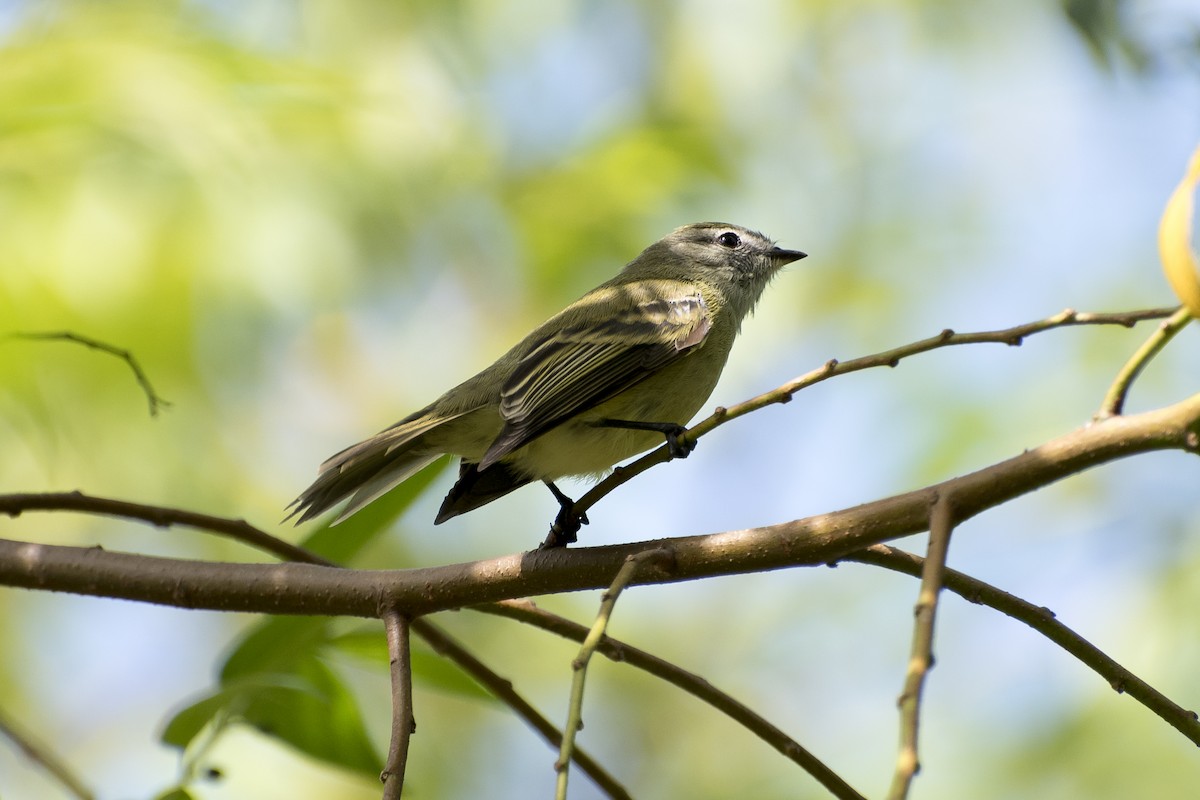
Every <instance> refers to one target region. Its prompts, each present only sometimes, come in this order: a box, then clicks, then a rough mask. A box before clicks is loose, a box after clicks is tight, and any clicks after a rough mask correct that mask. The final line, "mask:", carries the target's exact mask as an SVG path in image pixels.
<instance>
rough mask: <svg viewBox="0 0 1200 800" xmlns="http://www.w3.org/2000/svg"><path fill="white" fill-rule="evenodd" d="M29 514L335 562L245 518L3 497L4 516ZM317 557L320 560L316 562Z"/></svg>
mask: <svg viewBox="0 0 1200 800" xmlns="http://www.w3.org/2000/svg"><path fill="white" fill-rule="evenodd" d="M28 511H78V512H82V513H85V514H100V515H103V516H111V517H121V518H123V519H136V520H140V521H142V522H148V523H150V524H151V525H154V526H155V527H158V528H169V527H171V526H172V525H183V526H184V527H188V528H195V529H197V530H201V531H205V532H207V533H216V534H220V535H221V536H226V537H229V538H231V539H236V540H237V541H239V542H242V543H244V544H248V545H250V546H251V547H254V548H257V549H259V550H263V551H265V552H268V553H271V554H273V555H277V556H279V557H280V558H282V559H284V560H285V561H300V562H305V563H309V564H322V565H324V566H333V564H332V563H331V562H329V561H326V560H325V559H323V558H321V557H320V556H317V555H316V554H315V553H312V552H311V551H308V550H305V549H304V548H303V547H297V546H296V545H294V544H291V543H289V542H285V541H283V540H282V539H279V538H277V537H274V536H271V535H270V534H268V533H266V532H265V531H262V530H259V529H258V528H256V527H254V526H253V525H251V524H250V523H248V522H246V520H244V519H229V518H228V517H214V516H212V515H210V514H200V513H197V512H195V511H184V510H182V509H178V508H165V507H163V506H151V505H145V504H143V503H131V502H129V501H127V500H114V499H112V498H109V497H93V496H92V495H87V494H84V493H83V492H29V493H24V494H3V495H0V514H7V515H8V516H10V517H18V516H20V515H21V514H24V513H26V512H28ZM314 557H315V558H316V559H317V560H313V559H314Z"/></svg>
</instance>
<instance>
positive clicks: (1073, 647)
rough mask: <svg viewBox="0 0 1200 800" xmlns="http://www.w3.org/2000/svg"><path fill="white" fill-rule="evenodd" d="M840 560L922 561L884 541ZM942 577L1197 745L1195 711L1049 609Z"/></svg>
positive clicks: (898, 566)
mask: <svg viewBox="0 0 1200 800" xmlns="http://www.w3.org/2000/svg"><path fill="white" fill-rule="evenodd" d="M841 560H843V561H857V562H859V563H862V564H874V565H875V566H879V567H884V568H886V569H890V570H894V571H896V572H903V573H905V574H906V575H912V576H914V577H919V576H920V575H921V572H922V569H923V566H924V563H925V560H924V559H923V558H921V557H920V556H917V555H914V554H912V553H909V552H906V551H904V550H900V549H899V548H895V547H891V546H889V545H885V544H876V545H872V546H871V547H868V548H865V549H863V550H859V551H857V552H854V553H851V554H850V555H848V556H846V557H845V558H843V559H841ZM943 577H944V584H945V587H946V588H947V589H948V590H950V591H952V592H954V593H955V594H957V595H959V596H961V597H963V598H964V599H966V600H967V601H968V602H971V603H979V604H982V605H985V606H988V607H989V608H994V609H996V610H997V611H999V612H1001V613H1002V614H1005V615H1007V616H1010V617H1012V618H1013V619H1015V620H1018V621H1020V622H1023V623H1025V624H1026V625H1028V626H1029V627H1030V628H1033V629H1034V630H1035V631H1037V632H1038V633H1040V634H1042V635H1043V636H1045V637H1046V638H1047V639H1049V640H1050V641H1052V642H1054V643H1055V644H1056V645H1058V646H1059V647H1061V648H1062V649H1063V650H1065V651H1066V652H1067V653H1069V654H1070V655H1072V656H1074V657H1075V658H1077V659H1079V661H1080V662H1082V663H1083V665H1084V666H1086V667H1088V668H1089V669H1091V670H1092V671H1093V672H1095V673H1096V674H1097V675H1099V676H1100V677H1101V678H1103V679H1104V680H1105V682H1107V683H1108V685H1109V686H1111V687H1112V688H1113V690H1114V691H1116V692H1120V693H1122V694H1128V695H1129V696H1130V697H1132V698H1133V699H1134V700H1136V701H1137V702H1139V703H1141V704H1142V705H1144V706H1145V707H1146V708H1148V709H1150V711H1152V712H1153V713H1154V714H1156V715H1157V716H1158V717H1160V718H1161V719H1162V720H1163V721H1164V722H1166V723H1167V724H1169V725H1170V726H1171V727H1173V728H1175V730H1177V731H1179V732H1180V733H1182V734H1183V735H1184V736H1185V737H1187V739H1188V740H1189V741H1190V742H1192V744H1195V745H1198V746H1200V718H1198V716H1197V714H1196V712H1195V711H1190V710H1188V709H1186V708H1184V707H1182V706H1180V705H1178V704H1177V703H1175V702H1173V701H1172V700H1171V699H1170V698H1168V697H1167V696H1166V695H1164V694H1162V693H1161V692H1159V691H1158V690H1157V689H1155V688H1154V687H1152V686H1150V684H1148V683H1146V682H1145V681H1144V680H1142V679H1141V678H1139V677H1138V676H1137V675H1134V674H1133V673H1132V672H1130V671H1129V670H1128V669H1126V668H1125V667H1123V666H1121V665H1120V664H1119V663H1117V662H1116V661H1115V660H1113V659H1112V658H1111V657H1109V656H1108V655H1107V654H1106V653H1104V651H1102V650H1101V649H1100V648H1098V647H1096V646H1095V645H1094V644H1092V643H1091V642H1089V641H1087V640H1086V639H1084V638H1083V637H1082V636H1080V635H1079V634H1078V633H1076V632H1075V631H1073V630H1071V629H1070V628H1068V627H1067V626H1066V625H1064V624H1063V623H1061V622H1059V621H1058V619H1056V618H1055V616H1054V612H1053V611H1051V610H1050V609H1048V608H1045V607H1044V606H1038V605H1034V604H1033V603H1030V602H1029V601H1027V600H1022V599H1021V598H1019V597H1017V596H1016V595H1012V594H1009V593H1008V592H1005V591H1003V590H1002V589H998V588H996V587H995V586H992V585H991V584H988V583H984V582H983V581H981V580H979V579H977V578H972V577H971V576H970V575H966V574H964V573H962V572H958V571H956V570H953V569H947V570H946V571H945V575H944V576H943Z"/></svg>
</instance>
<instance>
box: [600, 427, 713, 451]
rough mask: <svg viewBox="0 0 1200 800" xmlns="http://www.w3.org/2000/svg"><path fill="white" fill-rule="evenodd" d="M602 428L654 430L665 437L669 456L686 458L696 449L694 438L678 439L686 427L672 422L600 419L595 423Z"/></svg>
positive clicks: (685, 430)
mask: <svg viewBox="0 0 1200 800" xmlns="http://www.w3.org/2000/svg"><path fill="white" fill-rule="evenodd" d="M596 424H597V425H599V426H601V427H604V428H628V429H630V430H635V431H655V432H656V433H661V434H662V435H663V436H665V437H667V449H668V450H669V451H670V452H671V458H687V457H688V456H689V455H690V454H691V452H692V451H693V450H695V449H696V440H695V439H685V440H683V441H682V442H681V441H679V437H680V436H682V435H683V434H684V433H686V432H687V428H685V427H683V426H682V425H676V424H675V423H674V422H638V421H637V420H632V419H602V420H600V421H599V422H597V423H596Z"/></svg>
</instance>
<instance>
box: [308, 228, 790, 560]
mask: <svg viewBox="0 0 1200 800" xmlns="http://www.w3.org/2000/svg"><path fill="white" fill-rule="evenodd" d="M806 255H807V254H806V253H803V252H801V251H799V250H786V249H783V248H781V247H778V246H776V244H775V243H774V242H773V241H772V240H771V239H769V238H767V237H766V236H764V235H763V234H761V233H758V232H756V231H753V230H750V229H748V228H744V227H741V226H739V225H732V224H728V223H719V222H699V223H693V224H690V225H684V226H682V227H679V228H676V229H675V230H674V231H672V232H671V233H669V234H667V235H666V236H665V237H663V238H662V239H660V240H658V241H657V242H655V243H654V244H651V245H650V246H649V247H647V248H646V249H645V250H644V251H642V253H641V254H640V255H638V256H637V257H636V258H634V259H633V260H632V261H630V262H629V263H628V264H627V265H626V266H625V267H624V269H622V270H621V271H620V273H618V274H617V275H616V276H615V277H614V278H612V279H610V280H608V281H605V282H604V283H602V284H600V285H599V286H598V287H596V288H595V289H593V290H592V291H590V292H588V293H587V294H585V295H583V296H582V297H581V298H579V299H578V300H576V301H575V302H574V303H572V304H571V305H569V306H567V307H566V308H565V309H563V310H562V311H561V312H559V313H558V314H556V315H554V316H553V317H551V318H550V319H548V320H547V321H546V322H544V323H543V324H541V325H540V326H538V327H537V328H535V329H534V330H533V331H532V332H531V333H530V334H529V335H527V336H526V337H525V338H524V339H522V340H521V341H520V342H518V343H517V344H516V345H515V346H514V347H513V348H512V349H510V350H509V351H508V352H506V353H505V354H504V355H502V356H500V358H499V359H497V360H496V362H495V363H493V364H492V365H491V366H489V367H487V368H485V369H484V370H483V371H482V372H480V373H478V374H477V375H475V376H474V377H472V378H469V379H468V380H466V381H464V382H463V383H461V384H459V385H458V386H456V387H454V388H453V389H451V390H450V391H448V392H446V393H445V394H443V395H442V396H441V397H439V398H438V399H437V400H434V401H433V402H432V403H430V404H429V405H427V406H425V407H424V408H422V409H420V410H419V411H415V412H413V413H412V414H410V415H408V416H407V417H404V418H403V419H401V420H400V421H399V422H396V423H395V424H394V425H391V426H389V427H387V428H385V429H383V430H382V431H380V432H379V433H377V434H375V435H374V436H371V437H370V438H368V439H365V440H363V441H361V442H359V443H358V444H355V445H352V446H350V447H347V448H346V449H344V450H342V451H340V452H338V453H336V454H335V455H333V456H331V457H330V458H329V459H327V460H326V461H325V462H324V463H323V464H321V466H320V469H319V472H318V476H317V478H316V480H315V481H314V482H313V484H312V485H311V486H309V487H308V488H307V489H305V490H304V492H303V493H301V494H300V496H299V497H297V498H296V500H294V501H293V502H292V503H291V504H290V505H289V506H288V508H289V509H291V513H290V514H289V516H288V519H291V518H292V517H297V516H298V519H297V521H296V524H300V523H303V522H306V521H307V520H310V519H312V518H314V517H316V516H318V515H320V514H322V513H324V512H325V511H327V510H329V509H331V508H333V507H334V506H335V505H337V504H338V503H339V502H341V501H342V500H344V499H346V498H347V497H349V498H350V501H349V503H347V504H346V506H345V508H344V509H343V510H342V511H341V512H340V514H339V515H338V517H337V518H336V519H335V520H334V524H336V523H338V522H341V521H342V520H344V519H345V518H347V517H349V516H350V515H351V514H354V513H355V512H357V511H359V510H360V509H362V508H363V507H364V506H366V505H367V504H369V503H371V502H372V501H374V500H376V499H378V498H379V497H380V496H382V495H383V494H384V493H386V492H387V491H389V490H390V489H392V488H393V487H395V486H397V485H398V484H400V483H402V482H404V481H405V480H407V479H408V478H410V477H412V476H413V475H414V474H416V473H417V472H418V471H420V470H421V469H423V468H424V467H426V466H428V465H429V464H431V463H432V462H433V461H435V460H437V459H438V458H440V457H441V456H443V455H444V454H451V455H455V456H458V457H459V458H460V464H459V472H458V480H457V481H456V483H455V484H454V486H453V487H452V488H451V489H450V491H449V493H448V494H447V495H446V498H445V500H444V501H443V503H442V505H441V508H440V509H439V511H438V513H437V516H436V518H435V519H434V524H435V525H437V524H441V523H442V522H445V521H446V520H448V519H450V518H452V517H455V516H458V515H459V514H464V513H466V512H468V511H472V510H474V509H476V508H479V507H480V506H483V505H486V504H487V503H490V502H492V501H493V500H496V499H497V498H500V497H503V496H504V495H506V494H508V493H509V492H511V491H513V490H514V489H517V488H520V487H521V486H524V485H525V484H527V483H531V482H534V481H542V482H543V483H545V484H546V485H547V487H549V489H550V491H551V492H552V493H553V494H554V497H555V499H556V500H557V501H558V503H559V506H560V511H559V514H558V516H557V517H556V519H555V523H554V525H553V526H552V527H551V532H550V535H549V536H548V537H547V539H546V541H545V542H544V543H543V545H542V546H543V547H545V548H550V547H559V546H564V545H566V544H569V543H573V542H575V541H576V540H577V536H576V533H577V532H578V530H579V527H580V525H581V524H584V523H586V522H587V521H588V520H587V517H586V516H585V515H583V514H576V513H575V512H574V511H573V506H574V503H573V501H572V500H571V499H570V498H569V497H567V496H566V495H565V494H564V493H563V492H562V491H561V490H560V489H559V488H558V487H557V485H556V484H555V483H554V481H555V480H557V479H559V478H562V477H566V476H571V477H580V476H592V477H598V476H601V475H603V474H604V473H605V472H606V471H608V470H609V469H610V468H612V467H613V466H614V465H615V464H617V463H618V462H620V461H623V460H624V459H627V458H629V457H631V456H634V455H637V454H638V453H641V452H643V451H646V450H649V449H651V448H653V447H655V446H657V445H660V444H662V442H663V440H664V439H665V440H666V443H667V445H668V446H669V454H670V456H672V457H685V456H687V455H688V453H689V452H690V451H691V449H692V447H694V444H695V443H694V441H688V440H686V439H684V440H682V441H681V440H680V435H681V434H682V433H683V432H684V431H685V430H686V429H685V428H684V424H685V423H687V422H688V421H689V420H691V418H692V417H693V416H694V415H695V414H696V412H697V411H699V410H700V408H701V406H702V405H703V404H704V403H705V402H706V401H707V400H708V397H709V395H711V394H712V391H713V389H714V388H715V387H716V384H717V380H718V379H719V378H720V376H721V372H722V370H723V369H724V367H725V363H726V361H727V359H728V357H729V352H730V348H731V347H732V346H733V341H734V338H735V337H736V336H737V334H738V333H739V331H740V330H741V325H742V321H743V320H744V319H745V318H746V316H747V315H749V314H750V312H751V311H752V310H753V309H754V306H755V304H756V303H757V302H758V300H759V298H760V296H761V295H762V293H763V290H764V289H765V288H766V286H767V285H768V283H769V282H770V281H771V279H772V278H773V277H774V276H775V275H776V274H777V273H778V272H779V270H780V268H782V267H783V266H784V265H786V264H790V263H792V262H794V261H797V260H799V259H802V258H805V257H806Z"/></svg>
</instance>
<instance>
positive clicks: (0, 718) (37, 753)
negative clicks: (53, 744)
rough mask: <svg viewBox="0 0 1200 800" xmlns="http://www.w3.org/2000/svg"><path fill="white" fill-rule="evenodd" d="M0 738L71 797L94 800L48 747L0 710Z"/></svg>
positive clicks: (90, 793) (88, 791)
mask: <svg viewBox="0 0 1200 800" xmlns="http://www.w3.org/2000/svg"><path fill="white" fill-rule="evenodd" d="M0 736H2V737H4V738H5V739H8V740H9V741H10V742H12V743H13V744H14V745H16V746H17V747H18V748H19V749H20V751H21V753H22V754H23V755H24V756H25V757H26V758H27V759H29V760H30V761H32V762H33V763H35V764H39V765H41V767H42V768H43V769H44V770H46V772H48V773H50V774H51V775H52V776H54V778H55V779H56V780H57V781H58V782H59V783H61V784H62V786H63V788H64V789H66V790H67V791H68V792H69V793H70V794H71V795H72V796H74V797H77V798H79V800H94V798H95V795H94V794H92V791H91V790H90V789H88V788H87V787H86V786H84V784H83V781H81V780H80V779H79V778H78V777H76V775H75V773H74V772H72V771H71V769H70V767H68V766H67V765H66V763H65V762H63V760H62V759H60V758H59V757H58V756H57V755H55V754H54V753H53V752H52V751H51V750H50V748H49V747H46V746H45V745H44V744H42V743H41V742H39V741H37V740H36V739H34V738H33V736H32V735H31V734H29V733H27V732H26V731H23V730H21V729H20V728H19V727H18V726H17V724H16V723H15V722H13V721H12V720H11V719H9V718H8V717H7V716H6V715H5V714H4V711H3V709H0Z"/></svg>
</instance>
